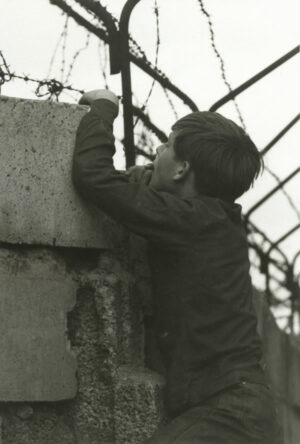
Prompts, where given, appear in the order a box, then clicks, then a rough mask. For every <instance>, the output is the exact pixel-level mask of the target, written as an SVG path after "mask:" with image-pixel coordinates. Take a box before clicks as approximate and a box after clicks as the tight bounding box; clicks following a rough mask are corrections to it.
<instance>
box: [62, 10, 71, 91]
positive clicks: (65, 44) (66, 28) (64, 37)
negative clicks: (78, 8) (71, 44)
mask: <svg viewBox="0 0 300 444" xmlns="http://www.w3.org/2000/svg"><path fill="white" fill-rule="evenodd" d="M68 25H69V16H68V15H67V14H66V21H65V25H64V29H63V37H62V48H61V56H62V61H61V68H60V81H61V83H62V82H63V81H64V73H65V65H66V46H67V38H68Z"/></svg>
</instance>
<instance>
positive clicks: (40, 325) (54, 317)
mask: <svg viewBox="0 0 300 444" xmlns="http://www.w3.org/2000/svg"><path fill="white" fill-rule="evenodd" d="M35 253H36V252H35ZM74 304H75V286H74V283H73V282H72V281H71V279H70V278H69V277H68V276H67V275H66V274H63V273H62V272H61V270H59V267H57V264H56V263H53V262H52V261H51V259H49V258H47V257H45V256H42V255H37V254H33V255H32V254H31V255H30V254H25V253H23V254H22V252H21V253H17V252H16V251H11V250H5V249H1V250H0V356H1V365H0V401H56V400H60V399H68V398H72V397H74V396H75V394H76V379H75V371H76V361H75V357H74V354H73V353H72V352H71V351H70V344H69V343H68V341H67V337H66V334H65V331H66V326H67V312H68V311H70V310H71V309H72V307H73V306H74Z"/></svg>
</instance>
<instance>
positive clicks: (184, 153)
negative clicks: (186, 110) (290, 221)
mask: <svg viewBox="0 0 300 444" xmlns="http://www.w3.org/2000/svg"><path fill="white" fill-rule="evenodd" d="M172 130H173V131H174V132H175V142H174V151H175V153H176V155H177V157H179V158H180V159H182V160H188V161H189V162H190V166H191V168H192V170H193V172H194V174H195V180H196V188H197V191H198V193H199V194H204V195H207V196H211V197H217V198H220V199H223V200H227V201H234V200H235V199H237V198H238V197H239V196H241V195H242V194H243V193H244V192H245V191H247V190H248V189H249V188H250V186H251V185H252V184H253V182H254V180H255V179H256V178H257V177H258V175H259V173H260V172H261V170H262V168H263V162H262V158H261V156H260V154H259V151H258V150H257V148H256V146H255V145H254V143H253V142H252V140H251V139H250V137H249V136H248V135H247V134H246V133H245V131H244V130H243V129H242V128H240V127H239V126H238V125H236V124H235V123H234V122H233V121H231V120H229V119H227V118H225V117H223V116H221V115H220V114H218V113H213V112H209V111H204V112H194V113H191V114H188V115H187V116H185V117H183V118H182V119H180V120H178V121H177V122H176V123H175V124H174V125H173V127H172Z"/></svg>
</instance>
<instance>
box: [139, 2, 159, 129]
mask: <svg viewBox="0 0 300 444" xmlns="http://www.w3.org/2000/svg"><path fill="white" fill-rule="evenodd" d="M154 14H155V24H156V49H155V62H154V67H155V70H156V69H157V64H158V54H159V47H160V29H159V26H160V25H159V9H158V4H157V0H154ZM155 82H156V80H155V79H153V81H152V83H151V87H150V90H149V92H148V94H147V96H146V100H145V102H144V104H143V105H142V107H141V111H145V109H146V108H147V105H148V102H149V99H150V97H151V95H152V92H153V89H154V85H155ZM138 121H139V117H137V118H136V120H135V122H134V125H133V127H135V126H136V124H137V123H138Z"/></svg>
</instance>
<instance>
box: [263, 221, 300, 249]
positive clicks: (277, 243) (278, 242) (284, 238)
mask: <svg viewBox="0 0 300 444" xmlns="http://www.w3.org/2000/svg"><path fill="white" fill-rule="evenodd" d="M299 228H300V224H297V225H295V226H294V227H293V228H291V229H290V230H289V231H287V232H286V233H285V234H284V235H283V236H281V237H280V238H279V239H278V240H277V241H276V242H273V243H272V244H271V246H270V248H269V250H268V251H267V254H270V253H271V251H272V250H273V249H274V248H275V247H278V245H279V244H280V243H281V242H283V241H284V240H286V239H287V238H288V237H290V236H291V234H293V233H295V231H297V230H298V229H299Z"/></svg>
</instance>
